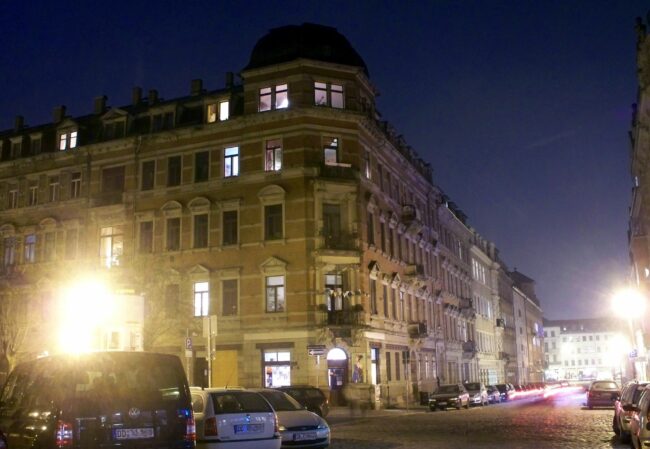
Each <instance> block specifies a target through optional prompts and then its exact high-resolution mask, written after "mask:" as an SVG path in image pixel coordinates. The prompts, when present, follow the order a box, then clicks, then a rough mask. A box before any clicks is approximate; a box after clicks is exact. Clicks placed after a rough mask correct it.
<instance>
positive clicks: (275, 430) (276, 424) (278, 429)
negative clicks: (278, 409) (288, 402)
mask: <svg viewBox="0 0 650 449" xmlns="http://www.w3.org/2000/svg"><path fill="white" fill-rule="evenodd" d="M273 417H274V418H275V423H274V424H275V425H274V427H273V432H275V433H280V423H279V422H278V415H276V414H274V415H273Z"/></svg>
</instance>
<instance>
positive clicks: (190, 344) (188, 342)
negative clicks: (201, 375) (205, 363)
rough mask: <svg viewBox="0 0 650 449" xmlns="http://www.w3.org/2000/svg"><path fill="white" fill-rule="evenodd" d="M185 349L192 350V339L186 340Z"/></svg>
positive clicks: (187, 338)
mask: <svg viewBox="0 0 650 449" xmlns="http://www.w3.org/2000/svg"><path fill="white" fill-rule="evenodd" d="M185 349H190V350H191V349H192V337H186V338H185Z"/></svg>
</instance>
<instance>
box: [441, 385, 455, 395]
mask: <svg viewBox="0 0 650 449" xmlns="http://www.w3.org/2000/svg"><path fill="white" fill-rule="evenodd" d="M458 391H460V389H459V388H458V385H441V386H440V388H438V393H458Z"/></svg>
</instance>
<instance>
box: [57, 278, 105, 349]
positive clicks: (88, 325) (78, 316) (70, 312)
mask: <svg viewBox="0 0 650 449" xmlns="http://www.w3.org/2000/svg"><path fill="white" fill-rule="evenodd" d="M112 314H113V310H112V300H111V297H110V295H109V293H108V290H107V289H106V287H105V286H104V285H103V284H102V283H100V282H98V281H95V280H84V281H82V282H79V283H77V284H75V285H72V286H70V287H69V288H67V289H65V290H64V291H63V293H62V295H61V297H60V304H59V317H58V326H59V335H58V337H59V341H58V343H59V350H60V351H61V352H68V353H81V352H88V351H92V350H93V349H96V346H97V344H96V343H97V342H96V339H97V336H98V334H99V330H100V329H101V328H102V325H103V324H104V323H106V322H108V320H110V318H111V316H112Z"/></svg>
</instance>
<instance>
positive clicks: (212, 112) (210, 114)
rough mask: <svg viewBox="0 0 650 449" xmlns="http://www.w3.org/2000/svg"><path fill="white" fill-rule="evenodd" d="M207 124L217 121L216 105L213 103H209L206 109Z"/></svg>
mask: <svg viewBox="0 0 650 449" xmlns="http://www.w3.org/2000/svg"><path fill="white" fill-rule="evenodd" d="M206 116H207V122H208V123H214V122H216V121H217V105H216V104H214V103H211V104H209V105H208V108H207V113H206Z"/></svg>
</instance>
